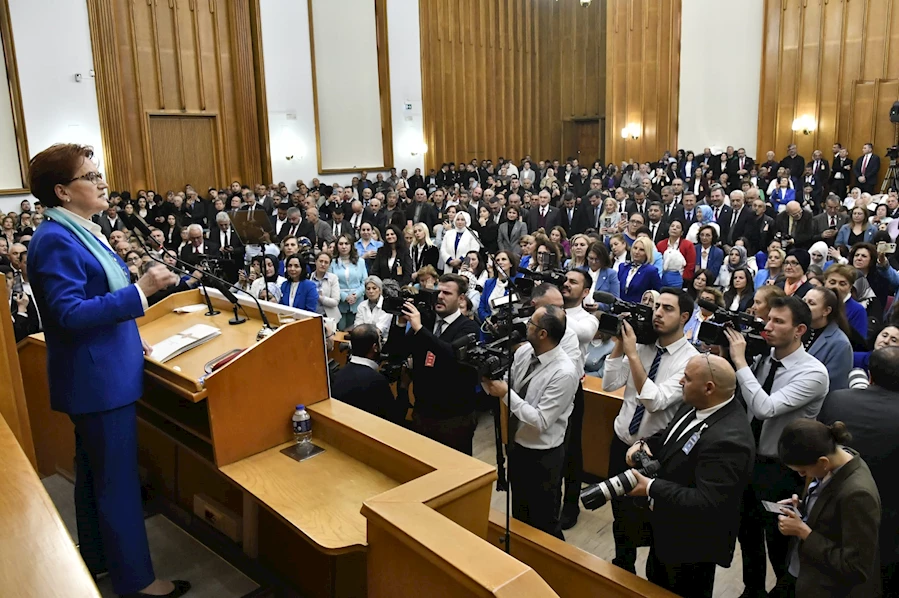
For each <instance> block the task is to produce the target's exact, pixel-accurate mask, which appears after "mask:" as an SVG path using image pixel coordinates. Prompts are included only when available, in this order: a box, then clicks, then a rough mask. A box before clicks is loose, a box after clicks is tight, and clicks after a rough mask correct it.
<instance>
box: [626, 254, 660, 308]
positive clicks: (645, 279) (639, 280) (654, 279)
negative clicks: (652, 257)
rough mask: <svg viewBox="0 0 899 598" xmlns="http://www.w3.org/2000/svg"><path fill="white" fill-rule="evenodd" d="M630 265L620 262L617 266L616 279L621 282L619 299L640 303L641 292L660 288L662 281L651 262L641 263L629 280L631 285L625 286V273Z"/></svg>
mask: <svg viewBox="0 0 899 598" xmlns="http://www.w3.org/2000/svg"><path fill="white" fill-rule="evenodd" d="M630 269H631V268H630V266H628V265H627V264H621V265H620V266H618V281H619V282H620V283H621V299H623V300H624V301H630V302H631V303H640V300H641V299H642V298H643V293H645V292H646V291H648V290H650V289H652V290H654V291H658V290H659V289H660V288H662V281H661V279H660V278H659V271H658V269H657V268H656V267H655V266H653V265H652V264H643V265H642V266H640V268H639V269H638V270H637V273H636V274H634V278H633V280H631V286H630V287H628V286H627V275H628V273H629V272H630Z"/></svg>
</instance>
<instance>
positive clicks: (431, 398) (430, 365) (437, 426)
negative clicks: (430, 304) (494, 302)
mask: <svg viewBox="0 0 899 598" xmlns="http://www.w3.org/2000/svg"><path fill="white" fill-rule="evenodd" d="M467 292H468V281H467V280H466V279H465V278H463V277H461V276H458V275H455V274H444V275H443V276H441V277H440V282H439V283H438V285H437V303H436V305H435V307H434V314H422V313H420V312H419V311H418V309H417V308H416V307H415V306H414V305H413V304H412V303H411V302H408V301H407V302H406V303H405V305H403V316H401V317H399V318H397V323H396V324H394V326H393V328H392V330H391V332H390V336H389V339H388V342H387V346H386V347H385V353H387V354H389V355H391V356H393V357H401V356H403V357H404V356H407V355H411V356H412V381H413V382H414V383H415V407H414V409H413V411H412V423H413V429H414V430H415V431H416V432H418V433H419V434H421V435H423V436H427V437H428V438H431V439H433V440H436V441H437V442H440V443H442V444H445V445H446V446H448V447H451V448H454V449H456V450H458V451H460V452H463V453H465V454H466V455H471V452H472V448H471V441H472V438H473V437H474V430H475V427H476V426H477V419H476V417H475V387H476V386H477V382H478V381H477V374H476V373H475V371H474V370H472V369H470V368H464V367H461V366H460V365H459V363H458V362H457V361H456V357H455V353H454V351H453V346H452V343H453V341H455V340H456V339H459V338H461V337H464V336H466V335H469V334H474V335H477V334H478V331H479V328H478V324H477V323H476V322H475V321H473V320H469V319H468V318H466V317H464V316H463V315H462V313H461V312H460V311H459V304H460V298H461V297H462V296H463V295H465V294H466V293H467ZM435 316H436V318H435ZM435 320H436V321H435ZM406 322H408V323H409V331H408V333H407V332H406V330H405V325H406Z"/></svg>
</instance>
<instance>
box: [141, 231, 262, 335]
mask: <svg viewBox="0 0 899 598" xmlns="http://www.w3.org/2000/svg"><path fill="white" fill-rule="evenodd" d="M137 228H138V229H140V225H138V226H137ZM141 232H143V233H145V234H146V233H149V232H150V229H149V227H148V228H147V230H146V231H141ZM146 236H147V238H148V239H150V240H151V241H152V242H153V243H154V244H155V245H156V246H157V247H158V248H159V250H160V251H163V252H165V253H166V254H167V255H168V256H169V257H171V258H172V259H173V260H175V263H177V264H180V265H181V266H182V267H184V268H189V269H193V270H199V271H200V272H201V273H202V274H203V278H205V277H207V276H208V277H209V278H210V279H211V280H213V281H215V282H217V283H218V285H216V288H217V289H218V290H219V291H220V292H221V293H222V295H224V296H225V298H226V299H228V300H229V301H230V302H231V303H232V304H234V318H233V320H229V324H232V323H233V324H242V323H243V322H245V321H246V319H240V317H239V316H238V314H237V306H238V305H239V302H238V301H237V297H235V296H234V294H233V293H232V292H231V289H236V290H239V291H240V292H242V293H244V294H245V295H247V296H249V297H250V298H251V299H252V300H253V301H254V302H255V303H256V308H257V309H258V310H259V317H260V319H261V320H262V328H261V329H260V330H259V332H258V333H257V334H256V339H257V340H262V339H263V338H266V337H268V336H271V335H272V334H274V333H275V329H274V328H272V325H271V324H270V323H269V321H268V316H266V315H265V311H264V310H263V309H262V304H260V303H259V299H257V298H256V297H254V296H253V293H250V292H248V291H245V290H244V289H242V288H240V287H237V286H234V285H232V284H231V283H230V282H228V281H227V280H224V279H223V278H220V277H218V276H216V275H215V274H213V273H212V272H209V271H208V270H207V269H206V268H201V267H197V266H195V265H193V264H189V263H187V262H185V261H184V260H182V259H181V258H179V257H178V256H177V255H174V252H173V251H171V250H170V249H166V248H165V247H163V245H162V243H159V242H158V241H156V239H154V238H153V237H151V236H150V235H149V234H147V235H146ZM137 239H138V241H140V244H141V246H142V247H143V248H144V250H145V251H146V252H147V255H149V256H150V259H152V260H153V261H155V262H159V263H160V264H162V265H164V266H166V267H172V266H169V265H168V264H166V263H165V262H164V261H162V260H160V259H158V258H155V257H153V254H152V253H151V251H150V249H149V247H147V244H146V242H145V241H144V239H143V238H141V236H140V235H138V236H137ZM172 268H173V269H177V270H179V271H180V272H182V273H184V274H186V275H187V276H190V277H192V278H193V274H192V273H191V272H189V271H185V270H184V269H178V268H174V267H172ZM201 283H202V279H201ZM219 285H221V286H219ZM203 289H204V291H205V290H206V287H205V286H204V287H203ZM206 295H207V298H206V301H207V305H208V304H209V303H208V302H210V299H209V296H208V293H206Z"/></svg>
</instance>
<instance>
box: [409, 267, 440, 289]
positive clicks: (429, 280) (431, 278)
mask: <svg viewBox="0 0 899 598" xmlns="http://www.w3.org/2000/svg"><path fill="white" fill-rule="evenodd" d="M415 279H416V280H417V281H418V282H416V283H415V285H414V286H415V288H416V289H436V288H437V281H438V280H439V279H440V275H439V274H437V269H436V268H434V266H424V267H423V268H421V269H420V270H419V271H418V272H416V273H415Z"/></svg>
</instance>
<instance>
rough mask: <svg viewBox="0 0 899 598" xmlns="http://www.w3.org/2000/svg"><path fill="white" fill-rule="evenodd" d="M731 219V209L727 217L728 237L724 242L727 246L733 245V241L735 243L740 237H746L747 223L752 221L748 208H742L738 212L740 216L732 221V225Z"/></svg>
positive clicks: (750, 210) (750, 211)
mask: <svg viewBox="0 0 899 598" xmlns="http://www.w3.org/2000/svg"><path fill="white" fill-rule="evenodd" d="M732 219H733V208H731V214H730V215H729V216H728V217H727V225H728V234H729V235H730V236H729V237H725V241H726V242H727V244H728V245H733V244H734V241H736V240H737V239H739V238H740V237H745V236H746V233H747V228H748V226H749V222H750V221H751V220H752V219H753V215H752V209H751V208H749V207H748V206H743V209H742V210H741V211H740V215H739V216H737V219H736V220H735V221H734V223H733V225H731V220H732Z"/></svg>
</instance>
